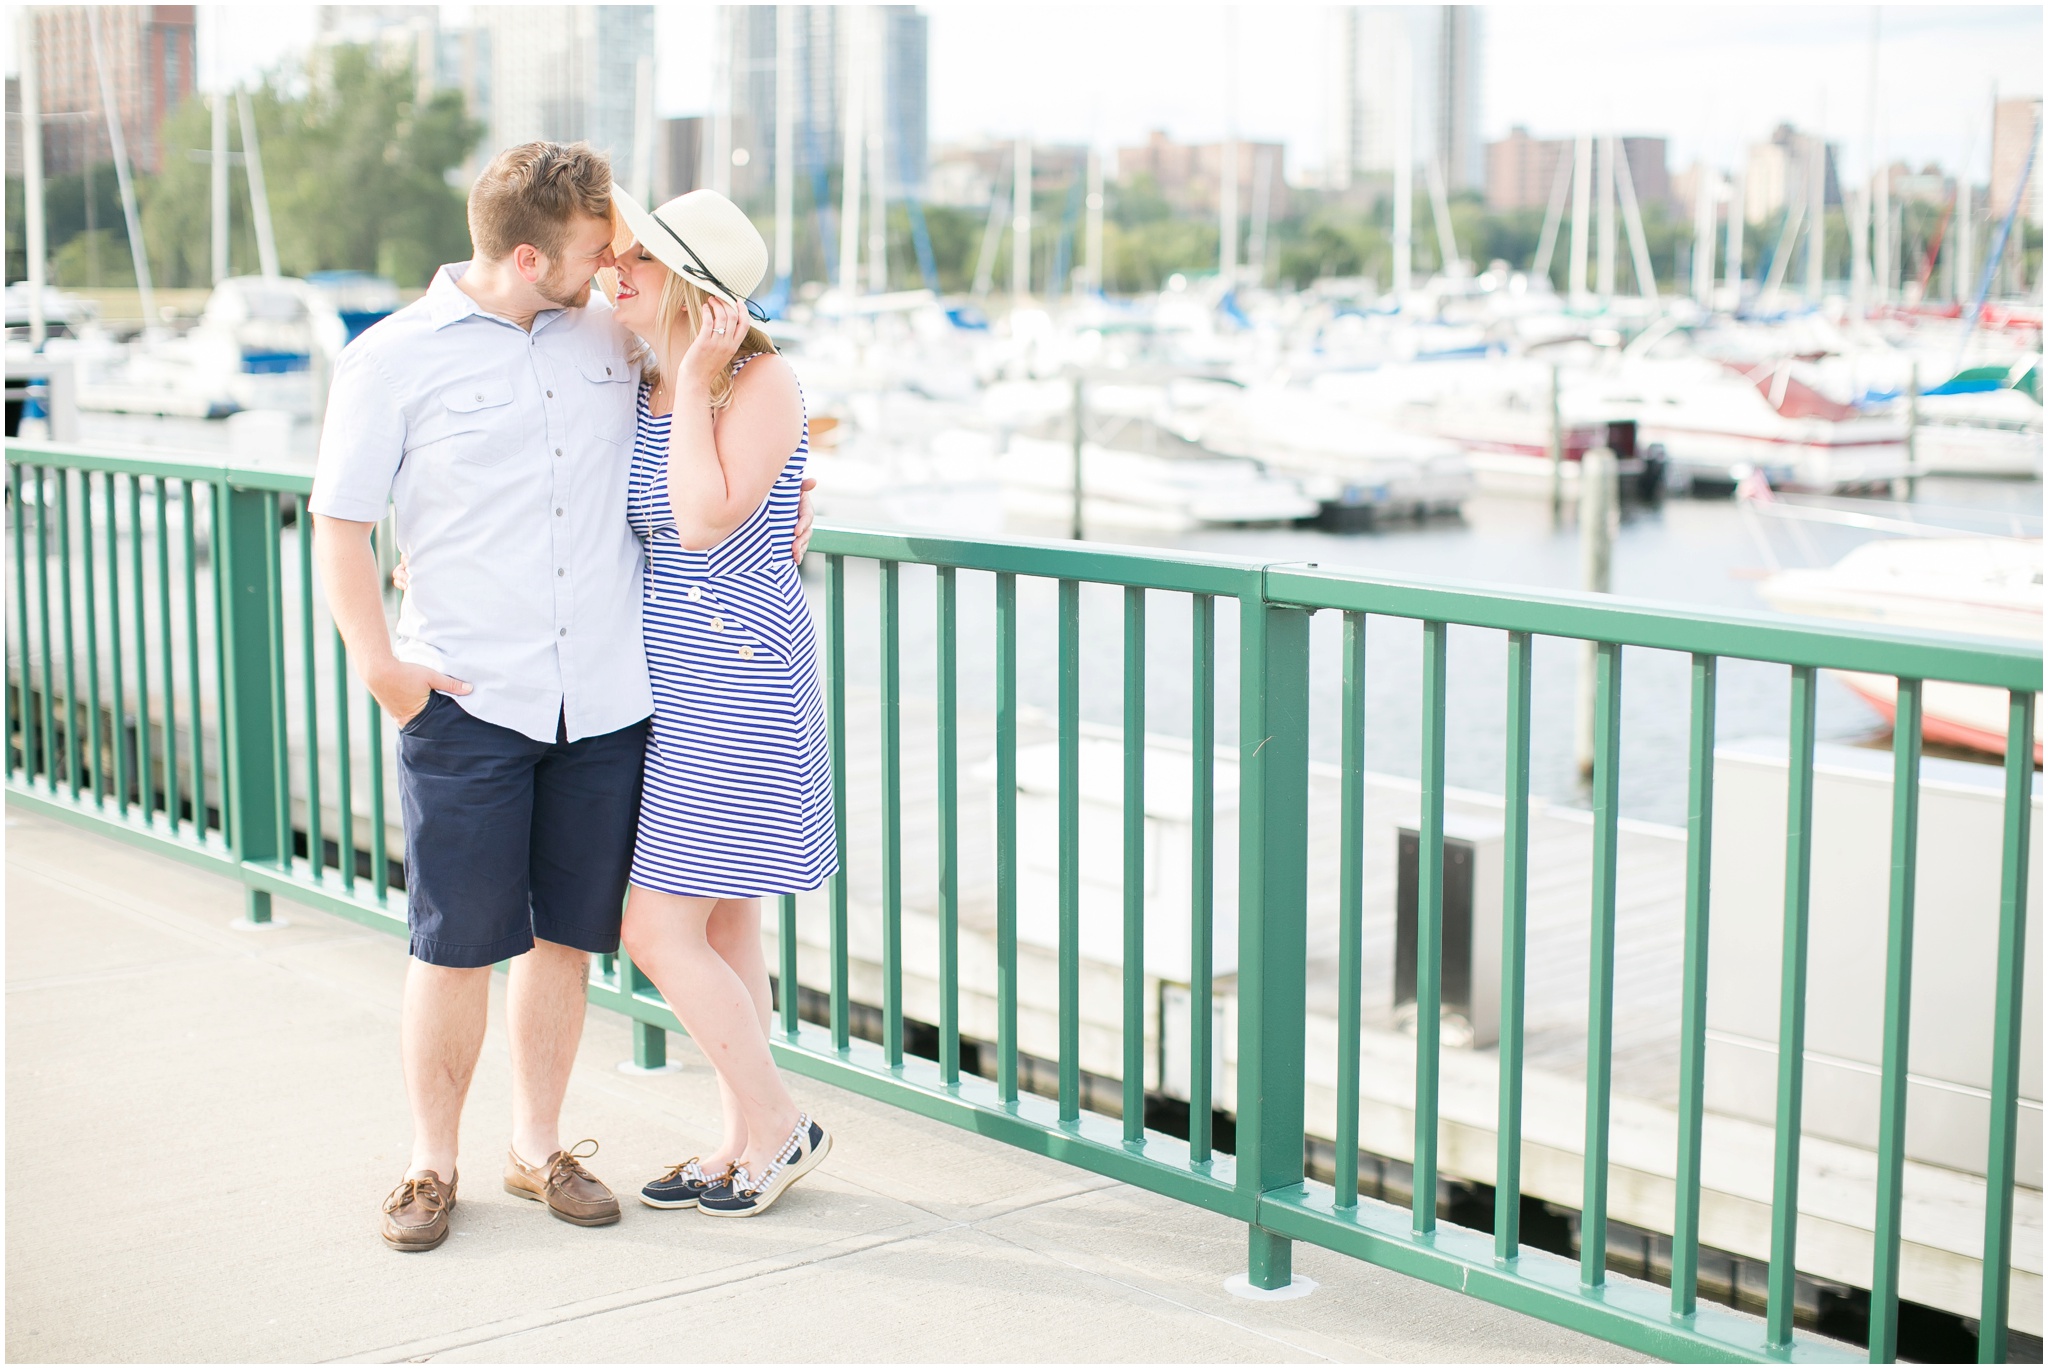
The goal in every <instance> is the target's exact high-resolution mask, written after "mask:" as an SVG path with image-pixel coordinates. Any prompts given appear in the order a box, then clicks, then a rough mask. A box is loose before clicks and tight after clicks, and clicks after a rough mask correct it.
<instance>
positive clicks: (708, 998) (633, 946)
mask: <svg viewBox="0 0 2048 1369" xmlns="http://www.w3.org/2000/svg"><path fill="white" fill-rule="evenodd" d="M717 908H718V900H716V899H709V898H678V897H676V896H675V895H673V894H662V893H656V892H654V891H653V890H650V889H642V888H638V887H635V888H634V889H633V891H632V893H631V894H630V895H629V896H628V897H627V899H626V917H625V926H624V928H623V930H622V933H621V936H622V939H623V941H624V944H625V947H626V950H627V953H628V954H629V955H631V956H632V957H633V963H634V964H635V965H638V966H639V967H640V968H641V969H643V970H645V971H646V972H647V977H648V978H649V979H652V980H653V981H654V983H655V985H656V987H658V988H659V989H660V990H661V993H662V997H664V998H666V999H667V1000H668V1001H669V1004H670V1005H671V1006H672V1007H674V1008H675V1011H676V1016H677V1017H679V1018H681V1019H682V1022H683V1025H684V1026H685V1027H687V1028H688V1029H689V1032H690V1037H691V1039H692V1040H694V1041H695V1042H696V1043H697V1048H698V1049H699V1050H701V1051H703V1052H704V1055H705V1058H707V1059H708V1060H710V1061H711V1065H712V1068H714V1069H716V1070H717V1071H718V1074H719V1078H720V1079H721V1080H722V1081H723V1082H724V1083H725V1084H726V1085H728V1086H729V1087H730V1088H731V1090H732V1098H733V1102H734V1103H736V1104H737V1107H738V1111H739V1113H740V1115H741V1117H742V1118H743V1119H744V1121H745V1125H746V1135H747V1146H746V1150H745V1151H744V1152H743V1153H742V1155H741V1157H740V1162H741V1163H742V1164H744V1165H745V1166H746V1167H747V1169H748V1170H749V1171H750V1172H752V1173H755V1174H759V1173H761V1172H762V1171H764V1170H765V1169H767V1167H768V1166H769V1164H771V1163H773V1161H774V1158H775V1151H776V1149H777V1147H779V1146H780V1145H781V1143H782V1141H783V1138H785V1137H787V1136H788V1135H789V1133H790V1132H791V1131H792V1130H794V1129H795V1127H796V1119H797V1107H796V1103H795V1102H794V1101H793V1100H792V1099H791V1098H790V1096H789V1090H787V1089H786V1088H784V1087H783V1085H782V1076H781V1074H780V1073H779V1072H778V1071H777V1070H776V1068H775V1061H774V1058H773V1057H772V1056H770V1055H769V1053H768V1035H767V1033H766V1031H765V1030H763V1027H762V1018H761V1004H760V1001H759V1000H758V999H757V997H756V995H755V993H754V991H753V989H752V988H750V987H749V985H748V984H747V983H746V981H745V980H743V979H742V978H741V977H740V975H739V974H737V973H736V972H735V971H734V969H733V967H732V966H731V965H730V964H728V963H727V962H726V960H725V958H724V957H723V956H721V955H720V954H719V953H718V952H717V950H716V949H714V948H713V946H712V944H711V941H710V935H709V924H710V922H711V921H712V918H713V915H714V914H715V912H716V911H717ZM757 916H758V914H757ZM755 954H756V956H757V957H758V955H759V950H758V933H757V949H756V951H755Z"/></svg>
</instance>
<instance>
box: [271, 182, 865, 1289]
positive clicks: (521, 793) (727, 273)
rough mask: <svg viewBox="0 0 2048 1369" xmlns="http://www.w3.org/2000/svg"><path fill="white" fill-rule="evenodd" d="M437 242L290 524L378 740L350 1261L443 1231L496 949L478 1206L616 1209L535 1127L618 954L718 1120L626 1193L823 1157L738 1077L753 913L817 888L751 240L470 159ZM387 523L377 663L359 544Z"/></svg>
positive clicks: (822, 805) (822, 755) (743, 1211)
mask: <svg viewBox="0 0 2048 1369" xmlns="http://www.w3.org/2000/svg"><path fill="white" fill-rule="evenodd" d="M469 229H470V238H471V241H472V243H473V246H474V255H473V257H472V259H471V260H470V261H469V262H467V263H462V264H457V265H452V266H444V267H442V268H441V270H440V271H439V272H438V273H437V274H436V275H435V277H434V281H433V284H432V285H431V287H430V288H429V289H428V291H427V293H426V294H425V296H423V297H422V298H421V299H420V300H418V301H417V302H416V303H414V304H412V305H409V306H407V307H406V308H405V309H402V310H400V311H399V312H398V313H396V314H394V315H392V316H391V317H390V318H388V319H386V320H384V321H383V322H381V323H379V324H377V325H376V326H375V327H373V328H371V329H370V330H369V331H368V332H366V333H365V334H363V336H362V337H360V338H358V339H357V340H356V341H355V342H354V343H352V344H351V345H350V346H349V347H348V348H347V350H346V351H344V352H343V353H342V355H341V358H340V360H339V362H338V363H337V365H336V367H335V371H334V382H333V389H332V392H331V394H330V397H329V399H328V408H327V420H326V426H325V429H324V430H323V432H322V434H321V440H320V457H319V470H318V474H317V476H316V478H315V480H314V488H313V496H312V501H311V506H310V507H311V510H312V513H313V518H314V547H315V551H316V555H317V558H318V562H319V569H320V575H321V579H322V581H323V583H324V585H325V587H326V593H327V600H328V604H329V607H330V608H331V610H332V612H333V616H334V621H335V624H336V626H337V627H338V628H339V629H340V632H341V635H342V637H343V639H344V640H345V641H346V643H347V645H348V648H349V652H350V655H351V657H352V659H353V660H354V662H355V665H356V668H357V670H358V672H359V673H360V674H361V676H362V678H363V680H364V683H365V684H366V685H367V686H368V687H369V689H370V692H371V693H372V694H373V695H374V696H375V697H376V698H377V700H378V702H379V703H380V704H381V705H382V706H383V707H384V709H385V710H386V712H388V713H389V714H390V715H391V717H392V718H393V719H394V720H395V721H397V722H399V724H400V729H399V739H398V752H399V769H398V774H399V784H400V793H401V797H402V801H403V809H404V817H405V830H406V867H405V868H406V891H407V916H408V919H409V922H410V927H411V952H412V962H411V964H410V966H409V969H408V972H407V977H406V983H405V995H404V1007H403V1013H402V1026H401V1046H402V1054H403V1059H404V1067H405V1086H406V1094H407V1098H408V1101H409V1103H410V1105H411V1110H412V1120H413V1142H412V1154H411V1163H410V1164H409V1166H408V1167H407V1169H406V1172H405V1175H404V1177H403V1178H402V1180H401V1181H400V1183H399V1184H398V1187H397V1188H396V1189H394V1190H393V1191H392V1192H391V1194H390V1196H389V1197H388V1198H387V1199H386V1200H385V1202H384V1206H383V1215H382V1233H383V1237H384V1240H385V1242H386V1243H387V1244H388V1245H390V1246H391V1247H393V1248H394V1249H398V1250H430V1249H432V1248H434V1247H435V1246H437V1245H439V1244H440V1243H441V1242H442V1241H443V1240H444V1239H445V1238H446V1236H447V1234H448V1229H449V1220H450V1213H451V1212H452V1210H453V1209H454V1207H455V1200H456V1188H457V1183H458V1176H457V1173H456V1151H457V1132H458V1130H459V1126H460V1122H461V1115H462V1106H463V1100H464V1098H465V1096H466V1094H467V1093H468V1089H469V1082H470V1077H471V1075H472V1073H473V1072H474V1069H475V1066H476V1061H477V1056H478V1053H479V1051H480V1050H481V1047H482V1044H483V1035H484V1024H485V1015H486V1006H487V1003H488V996H489V977H490V973H491V966H492V965H493V964H495V963H497V962H499V961H504V960H509V961H511V974H510V977H509V980H508V983H507V986H506V995H505V997H506V1009H507V1018H508V1030H509V1036H510V1042H511V1056H512V1085H513V1117H512V1136H511V1150H510V1153H509V1154H508V1155H507V1156H506V1161H505V1176H504V1184H505V1188H506V1189H507V1190H508V1191H509V1192H511V1193H513V1194H515V1195H518V1196H521V1197H525V1198H531V1199H534V1200H536V1201H538V1202H540V1203H543V1204H545V1205H546V1207H547V1208H548V1209H549V1210H550V1211H551V1212H552V1213H553V1214H554V1215H555V1216H557V1217H559V1218H561V1219H563V1220H564V1221H569V1222H573V1223H576V1224H578V1225H581V1226H604V1225H608V1224H610V1223H612V1222H616V1221H617V1220H618V1219H619V1203H618V1199H617V1198H616V1197H614V1196H613V1194H612V1192H611V1190H610V1189H609V1188H607V1187H606V1186H605V1184H604V1183H603V1182H602V1181H600V1180H599V1179H598V1178H597V1177H596V1176H595V1175H593V1174H592V1173H591V1172H590V1171H589V1170H588V1169H587V1168H586V1167H585V1166H584V1164H583V1161H584V1160H585V1159H588V1158H589V1156H590V1155H591V1154H592V1153H594V1151H595V1144H596V1143H595V1142H590V1141H586V1142H580V1143H578V1144H577V1145H576V1146H573V1147H564V1146H563V1144H562V1140H561V1134H560V1114H561V1108H562V1101H563V1095H564V1093H565V1092H566V1090H567V1087H568V1082H569V1073H570V1069H571V1066H572V1065H573V1063H574V1061H575V1056H576V1047H577V1043H578V1041H579V1039H580V1038H581V1035H582V1029H583V1015H584V1002H585V997H584V994H585V988H586V985H587V982H588V973H589V960H590V956H591V955H592V954H609V953H612V952H614V951H616V950H618V949H619V948H620V946H621V944H622V943H623V945H624V947H625V949H626V951H627V953H628V954H630V955H631V956H632V958H633V962H634V964H635V965H637V966H638V967H639V968H640V969H641V970H642V971H644V972H645V973H646V974H647V975H648V977H649V978H651V979H652V980H653V981H654V983H655V985H656V987H658V988H659V989H660V990H661V992H662V994H663V996H664V997H665V998H666V999H667V1001H668V1002H669V1004H670V1005H671V1006H672V1007H673V1008H674V1009H675V1011H676V1014H677V1016H678V1017H679V1018H681V1020H682V1021H683V1024H684V1025H685V1026H686V1027H687V1028H688V1029H689V1031H690V1035H691V1037H692V1038H693V1039H694V1040H695V1042H696V1043H697V1045H698V1046H699V1048H700V1049H702V1050H703V1052H704V1054H705V1056H706V1057H707V1058H708V1059H709V1060H710V1061H711V1063H712V1065H713V1066H714V1067H715V1069H716V1071H717V1074H718V1082H719V1092H720V1096H721V1098H722V1100H723V1104H724V1111H725V1120H724V1136H723V1139H722V1141H721V1143H720V1145H719V1147H718V1149H717V1150H715V1151H714V1152H712V1153H711V1154H710V1155H708V1156H702V1157H696V1158H692V1159H689V1160H685V1161H683V1162H682V1163H680V1164H672V1165H669V1166H667V1169H666V1172H665V1173H662V1174H660V1175H658V1176H657V1177H655V1178H653V1179H651V1180H650V1181H649V1182H648V1183H647V1184H646V1185H645V1187H643V1188H642V1190H641V1193H640V1198H641V1201H642V1202H644V1203H646V1204H648V1205H649V1206H651V1207H660V1208H695V1209H697V1210H698V1211H700V1212H704V1213H707V1214H711V1215H715V1216H721V1217H749V1216H754V1215H756V1214H758V1213H761V1212H764V1211H766V1210H767V1209H768V1208H769V1206H770V1205H772V1204H773V1203H774V1202H775V1201H776V1200H777V1199H778V1198H780V1197H781V1196H782V1194H784V1193H786V1192H787V1191H788V1190H789V1187H790V1185H792V1184H794V1183H795V1182H796V1181H797V1180H798V1179H800V1178H802V1177H803V1175H805V1174H806V1173H808V1172H809V1171H810V1170H811V1169H813V1168H815V1167H816V1166H817V1164H818V1163H819V1162H820V1161H821V1160H823V1159H824V1158H825V1155H826V1152H827V1151H829V1150H830V1148H831V1144H832V1141H831V1137H830V1135H829V1134H828V1133H827V1132H826V1131H825V1129H824V1128H823V1127H822V1126H820V1125H819V1124H818V1123H817V1122H816V1121H814V1120H813V1119H812V1118H811V1117H809V1116H808V1115H807V1114H805V1113H803V1112H801V1111H800V1110H799V1109H798V1107H797V1105H796V1103H795V1102H794V1101H793V1100H792V1098H791V1097H790V1095H789V1092H788V1090H787V1089H786V1088H785V1087H784V1086H783V1083H782V1079H781V1077H780V1075H779V1074H778V1072H777V1071H776V1068H775V1065H774V1061H773V1059H772V1057H771V1055H770V1053H769V1049H768V1019H769V1007H770V1004H769V984H768V968H767V964H766V961H765V960H764V958H763V956H762V952H761V904H760V900H761V897H762V896H763V895H768V894H777V893H790V892H796V891H798V890H804V889H814V888H816V887H818V886H819V885H820V884H821V883H823V881H824V880H825V879H826V878H827V877H828V876H829V875H831V874H832V873H833V871H834V870H835V868H836V864H835V858H834V854H833V839H832V838H833V821H832V816H833V815H832V796H831V789H830V783H829V778H828V772H827V761H826V749H825V731H824V713H823V708H822V704H821V699H820V695H819V691H818V684H817V677H816V667H815V656H814V651H813V637H812V629H811V623H810V617H809V613H808V610H807V608H806V606H805V602H804V597H803V587H802V584H801V581H800V580H799V577H798V572H797V563H798V560H799V558H800V557H801V555H802V551H803V544H804V542H805V541H806V540H807V539H808V536H809V516H808V508H807V506H806V503H805V500H804V497H803V494H802V490H803V486H804V477H803V471H804V462H805V459H806V456H807V454H808V443H807V424H806V420H805V416H804V408H803V398H802V395H801V393H800V392H799V390H798V388H797V382H796V377H795V376H794V374H793V373H792V372H791V371H790V369H789V366H788V364H787V363H786V362H785V361H784V360H783V359H782V358H781V357H780V356H778V355H776V352H775V347H774V344H773V343H772V342H770V340H769V339H768V337H767V335H766V334H765V333H764V332H762V331H761V330H760V329H759V328H757V327H756V326H755V324H754V321H755V320H756V319H757V318H760V317H761V315H760V314H759V311H758V309H756V307H755V306H753V305H752V304H751V303H750V302H749V299H748V296H749V294H750V293H751V292H752V291H753V290H755V289H756V288H757V287H758V286H759V285H760V282H761V279H762V277H763V276H764V275H765V273H766V270H767V249H766V246H765V245H764V244H763V242H762V240H761V236H760V234H759V233H758V232H756V231H755V229H754V227H753V225H752V224H751V223H750V222H748V220H747V217H746V215H745V214H743V213H742V212H741V211H740V210H739V209H738V207H737V206H735V205H733V204H732V202H731V201H729V200H727V199H725V198H724V197H722V196H720V195H718V194H716V193H715V192H713V191H708V190H700V191H695V192H692V193H691V194H688V195H684V196H682V197H680V198H678V199H675V200H671V201H670V202H669V203H667V204H665V205H662V206H661V207H660V208H659V209H656V210H654V211H653V212H649V211H647V210H645V209H642V208H641V207H640V206H639V204H637V203H636V202H634V201H633V200H632V199H630V198H629V197H627V196H626V195H625V194H624V193H623V192H622V191H619V190H618V189H617V188H616V187H615V186H614V185H613V184H612V177H611V168H610V164H609V162H608V161H607V160H606V159H605V157H604V156H602V155H601V154H599V153H597V152H594V151H592V150H591V149H590V148H588V147H586V146H584V145H583V144H580V143H578V144H569V145H561V144H554V143H528V144H525V145H522V146H520V147H515V148H511V149H509V150H507V151H505V152H503V153H500V154H499V155H498V156H497V158H496V159H494V160H493V161H492V162H491V164H490V166H489V167H488V168H487V169H486V170H485V171H484V173H483V175H482V176H481V177H479V178H478V180H477V182H476V184H475V186H474V187H473V188H472V189H471V191H470V195H469ZM593 279H595V280H597V281H598V282H599V284H600V285H601V287H602V289H603V293H604V296H605V297H606V298H604V299H598V298H593V296H592V290H591V284H592V281H593ZM387 507H388V508H391V509H394V510H395V511H396V515H397V529H398V545H399V547H400V549H401V550H402V552H403V554H404V561H403V563H402V565H403V568H404V576H403V579H402V584H403V587H404V588H405V591H406V593H405V599H404V602H403V605H402V607H401V609H400V612H399V617H398V627H397V634H396V638H397V639H396V642H395V643H394V642H393V640H392V635H391V633H390V632H389V631H388V630H387V627H386V624H385V618H384V607H383V598H382V594H381V586H380V581H379V572H378V569H377V565H376V561H375V557H374V555H373V552H372V548H371V538H370V534H371V529H372V528H373V527H374V526H375V525H376V523H377V522H378V521H379V520H380V519H382V518H383V516H384V514H385V511H386V509H387ZM622 909H623V911H622ZM785 991H788V990H785ZM586 1147H587V1148H588V1149H586Z"/></svg>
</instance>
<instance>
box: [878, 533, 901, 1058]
mask: <svg viewBox="0 0 2048 1369" xmlns="http://www.w3.org/2000/svg"><path fill="white" fill-rule="evenodd" d="M879 570H880V575H881V586H880V588H881V593H880V595H879V596H878V597H879V598H880V601H881V652H882V660H881V676H882V680H881V684H882V737H881V742H882V814H881V817H882V1058H883V1059H884V1060H885V1061H887V1062H888V1065H889V1068H890V1069H901V1068H902V1067H903V699H902V691H903V643H902V636H903V634H902V611H901V610H902V604H901V599H900V597H899V587H898V567H897V563H896V562H894V561H884V562H882V563H881V565H880V567H879Z"/></svg>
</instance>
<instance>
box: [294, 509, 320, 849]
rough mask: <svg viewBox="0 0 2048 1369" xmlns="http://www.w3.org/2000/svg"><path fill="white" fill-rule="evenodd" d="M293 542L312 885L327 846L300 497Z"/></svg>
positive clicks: (307, 530)
mask: <svg viewBox="0 0 2048 1369" xmlns="http://www.w3.org/2000/svg"><path fill="white" fill-rule="evenodd" d="M298 503H299V516H298V521H297V524H296V537H295V540H296V541H297V543H298V547H299V649H300V667H301V669H302V670H303V671H304V672H305V676H306V684H305V689H306V864H307V871H308V873H310V874H311V875H312V877H313V882H314V883H315V884H318V883H320V882H321V881H323V880H325V879H326V878H327V842H326V836H325V834H324V833H323V832H322V831H321V830H320V828H321V823H320V687H319V681H320V670H319V661H318V659H317V658H318V652H317V651H315V649H314V648H315V645H316V644H317V643H318V642H319V640H320V639H319V637H318V636H317V635H316V634H315V632H314V629H313V515H312V514H311V513H310V512H309V511H308V510H307V508H306V503H307V497H306V496H305V495H303V494H302V495H300V496H299V499H298Z"/></svg>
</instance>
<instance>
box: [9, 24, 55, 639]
mask: <svg viewBox="0 0 2048 1369" xmlns="http://www.w3.org/2000/svg"><path fill="white" fill-rule="evenodd" d="M15 15H16V20H15V23H16V25H17V28H16V32H17V33H18V34H19V37H18V39H17V40H16V42H15V48H14V50H15V51H16V52H18V53H20V54H21V162H22V167H21V172H22V211H23V217H24V218H25V219H26V222H25V223H24V224H23V228H24V229H25V230H26V232H27V238H28V242H27V244H26V246H27V248H28V340H29V345H30V346H32V347H35V348H36V349H38V350H41V348H42V345H43V342H44V340H45V339H46V338H47V337H48V336H49V324H48V322H47V321H46V320H45V319H44V318H43V289H44V281H43V265H44V263H45V262H46V261H47V260H48V259H49V255H50V249H49V230H48V228H47V227H46V225H45V224H44V222H43V93H42V92H43V77H42V52H41V48H40V46H39V45H38V43H37V42H36V37H37V35H36V12H35V11H34V10H32V9H29V8H27V7H26V6H23V7H22V8H21V9H18V10H16V11H15ZM23 668H24V669H26V668H27V667H26V666H24V667H23Z"/></svg>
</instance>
